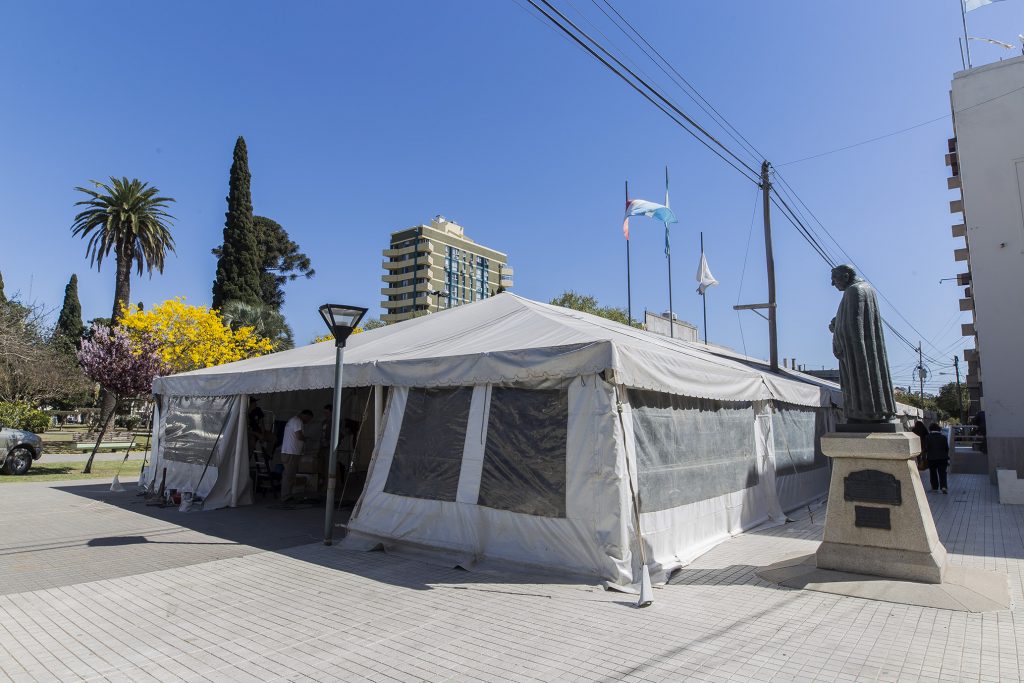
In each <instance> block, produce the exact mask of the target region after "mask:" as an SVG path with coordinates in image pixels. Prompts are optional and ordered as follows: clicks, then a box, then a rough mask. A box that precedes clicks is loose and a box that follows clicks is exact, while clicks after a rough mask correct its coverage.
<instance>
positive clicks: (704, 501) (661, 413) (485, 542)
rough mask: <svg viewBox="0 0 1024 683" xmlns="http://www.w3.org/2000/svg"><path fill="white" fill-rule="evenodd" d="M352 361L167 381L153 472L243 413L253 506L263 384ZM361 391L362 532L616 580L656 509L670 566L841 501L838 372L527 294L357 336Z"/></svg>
mask: <svg viewBox="0 0 1024 683" xmlns="http://www.w3.org/2000/svg"><path fill="white" fill-rule="evenodd" d="M333 365H334V347H333V345H332V344H330V343H323V344H316V345H312V346H306V347H302V348H297V349H293V350H290V351H284V352H281V353H276V354H272V355H268V356H263V357H260V358H255V359H251V360H247V361H241V362H237V363H231V364H228V365H222V366H218V367H214V368H207V369H204V370H199V371H195V372H189V373H184V374H180V375H174V376H170V377H163V378H160V379H158V380H157V381H156V382H155V384H154V393H155V394H158V395H160V396H161V401H160V404H161V407H162V409H161V415H160V419H159V420H158V422H157V427H156V429H155V432H156V437H157V439H158V446H157V447H156V449H155V451H156V453H157V460H156V462H155V463H154V466H153V467H152V468H151V469H150V472H151V474H150V479H149V481H150V482H153V481H154V480H155V479H156V477H157V473H158V472H162V471H163V469H164V468H165V467H166V468H167V471H168V475H167V476H168V480H169V483H168V486H170V485H171V483H170V480H171V479H172V474H171V471H172V470H173V472H174V474H173V481H174V482H175V483H177V486H176V488H180V489H183V490H188V486H189V485H190V482H194V481H195V477H196V474H195V473H196V471H197V468H200V467H201V465H202V463H200V462H197V460H198V458H197V457H196V456H197V453H198V454H201V455H202V457H203V458H205V457H206V455H208V453H209V452H210V450H211V448H212V443H213V441H214V437H215V435H216V434H217V432H218V430H219V427H220V425H221V424H226V425H228V428H227V429H225V430H224V433H223V434H222V435H221V437H220V442H219V445H218V447H217V449H215V450H216V453H215V457H214V458H213V462H212V464H211V469H215V470H216V471H215V472H214V474H213V475H212V477H211V475H210V474H207V477H206V478H204V482H206V480H207V479H211V481H209V482H208V483H204V487H205V486H207V485H208V486H209V487H210V489H209V492H208V495H207V508H209V507H214V506H217V505H233V504H240V503H244V502H247V500H248V495H249V493H248V490H247V481H248V467H247V465H246V464H245V463H246V461H247V457H248V456H247V453H246V445H245V443H244V429H243V428H240V427H243V426H244V416H245V414H246V402H247V400H248V397H249V396H250V395H254V394H277V393H280V392H295V391H310V390H317V389H319V390H324V389H328V388H330V387H331V386H332V384H333V371H334V367H333ZM344 386H345V387H346V389H347V388H350V387H374V395H375V397H376V398H377V400H376V401H375V402H374V403H375V409H374V420H373V424H374V427H375V429H374V430H373V432H372V434H373V435H375V437H376V438H375V439H374V444H375V445H374V448H373V453H372V459H371V460H370V462H369V472H368V477H367V481H366V485H365V488H364V490H363V492H362V495H361V496H360V498H359V500H358V503H357V504H356V507H355V509H354V510H353V513H352V517H351V519H350V521H349V533H348V536H347V538H346V543H348V544H349V545H353V546H375V545H383V546H384V547H386V548H393V549H402V550H407V551H420V552H430V553H437V554H440V555H442V556H444V557H446V558H447V559H448V560H449V561H452V562H458V563H460V564H462V565H463V566H467V567H469V566H478V565H483V564H487V563H492V562H493V563H499V562H500V563H502V564H504V565H508V564H514V565H519V566H522V567H525V568H529V569H540V570H545V571H549V572H550V571H554V572H558V573H560V574H563V575H566V574H573V575H584V576H590V577H599V578H602V579H605V580H607V581H609V582H611V583H614V584H630V583H633V582H634V581H635V577H636V576H637V571H638V569H639V567H640V559H639V558H640V553H639V550H640V545H639V543H640V538H641V534H639V533H638V530H637V528H636V526H637V524H636V520H637V519H639V524H640V527H641V529H642V539H643V544H644V549H645V551H646V558H647V563H648V565H649V566H650V567H651V570H652V572H655V574H656V575H657V573H658V572H661V575H662V576H664V575H665V573H667V572H669V571H671V570H673V569H674V568H676V567H678V566H680V565H682V564H685V563H686V562H688V561H689V560H690V559H692V558H693V557H695V556H696V555H698V554H700V553H701V552H703V551H704V550H705V549H706V548H708V547H710V546H711V545H713V544H715V543H717V542H719V541H720V540H722V539H723V538H726V537H728V536H729V535H730V534H734V533H737V532H739V531H742V530H744V529H748V528H751V527H753V526H756V525H758V524H761V523H764V522H766V521H769V520H775V521H782V520H783V519H784V511H785V510H789V509H793V508H795V507H797V506H799V505H802V504H805V503H807V502H809V501H811V500H814V499H816V498H819V497H821V496H823V495H824V494H825V492H826V490H827V488H828V479H829V469H828V466H827V459H826V458H824V457H823V456H822V454H821V452H820V448H819V438H820V436H821V434H823V433H824V432H825V431H827V430H828V429H829V428H830V427H831V425H833V424H834V422H835V418H836V414H837V410H836V408H837V404H839V403H840V402H841V395H840V393H839V391H838V388H837V387H836V385H834V384H831V383H829V382H824V381H821V380H817V379H815V378H812V377H809V376H806V375H802V374H800V373H797V372H792V371H788V370H782V371H780V372H779V373H777V374H775V373H771V372H769V371H768V369H767V367H766V366H765V365H764V364H763V363H761V362H758V361H754V360H751V359H748V358H744V357H741V356H739V355H737V354H732V353H729V352H726V351H724V350H721V349H716V348H714V347H706V346H704V345H701V344H695V343H690V342H681V341H677V340H672V339H669V338H667V337H662V336H659V335H655V334H650V333H647V332H644V331H642V330H637V329H633V328H629V327H627V326H624V325H620V324H617V323H614V322H611V321H608V320H606V319H603V318H599V317H595V316H592V315H588V314H585V313H579V312H576V311H572V310H568V309H564V308H560V307H556V306H550V305H546V304H541V303H537V302H534V301H529V300H527V299H523V298H521V297H518V296H516V295H513V294H510V293H505V294H502V295H500V296H496V297H491V298H489V299H486V300H484V301H480V302H477V303H474V304H469V305H466V306H461V307H458V308H455V309H452V310H449V311H445V312H442V313H439V314H434V315H430V316H425V317H422V318H417V319H414V320H410V321H407V322H404V323H401V324H398V325H392V326H389V327H385V328H381V329H378V330H373V331H370V332H366V333H363V334H359V335H355V336H353V337H351V338H350V340H349V342H348V348H347V350H346V355H345V371H344ZM385 388H386V390H387V401H386V403H385V402H384V401H383V400H381V399H382V398H383V396H384V393H385ZM204 420H205V421H206V422H207V423H208V424H203V422H204ZM183 435H184V436H183ZM197 435H201V436H202V438H199V437H198V436H197ZM197 442H201V443H202V445H203V447H202V448H198V449H196V448H193V447H194V446H195V444H196V443H197ZM176 444H185V447H181V446H179V445H176ZM190 448H191V449H192V450H194V451H196V452H188V453H185V454H184V456H183V455H182V453H181V452H180V451H182V450H184V451H189V449H190ZM156 483H159V482H156ZM200 493H203V491H200Z"/></svg>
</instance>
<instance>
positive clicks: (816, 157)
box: [777, 114, 952, 166]
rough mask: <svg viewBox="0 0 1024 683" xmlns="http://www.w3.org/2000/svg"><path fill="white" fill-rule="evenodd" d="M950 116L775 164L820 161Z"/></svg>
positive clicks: (787, 164)
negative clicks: (822, 158)
mask: <svg viewBox="0 0 1024 683" xmlns="http://www.w3.org/2000/svg"><path fill="white" fill-rule="evenodd" d="M950 116H952V115H951V114H943V115H942V116H939V117H937V118H934V119H930V120H928V121H924V122H922V123H918V124H915V125H913V126H909V127H907V128H901V129H900V130H894V131H893V132H891V133H886V134H885V135H879V136H877V137H873V138H870V139H868V140H861V141H860V142H855V143H853V144H852V145H846V146H845V147H837V148H836V149H830V150H828V151H827V152H821V153H820V154H812V155H811V156H809V157H803V158H802V159H794V160H793V161H787V162H785V163H781V164H777V166H792V165H793V164H799V163H802V162H804V161H810V160H811V159H820V158H821V157H825V156H828V155H830V154H835V153H837V152H845V151H846V150H848V149H853V148H854V147H860V146H861V145H867V144H869V143H872V142H878V141H879V140H884V139H886V138H891V137H892V136H894V135H899V134H901V133H907V132H909V131H912V130H915V129H917V128H921V127H922V126H927V125H928V124H931V123H936V122H938V121H942V120H943V119H948V118H949V117H950Z"/></svg>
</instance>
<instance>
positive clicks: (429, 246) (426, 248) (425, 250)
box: [384, 240, 434, 258]
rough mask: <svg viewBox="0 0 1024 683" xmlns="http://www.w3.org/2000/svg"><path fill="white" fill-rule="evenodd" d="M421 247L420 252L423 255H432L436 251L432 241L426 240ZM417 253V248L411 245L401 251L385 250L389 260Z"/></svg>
mask: <svg viewBox="0 0 1024 683" xmlns="http://www.w3.org/2000/svg"><path fill="white" fill-rule="evenodd" d="M419 246H420V249H419V252H420V253H421V254H431V253H433V251H434V243H433V242H431V241H430V240H425V241H424V242H422V243H421V244H420V245H419ZM415 251H416V246H415V245H412V244H410V245H409V246H407V247H402V248H400V249H385V250H384V256H385V257H388V258H391V257H394V256H405V255H406V254H412V253H414V252H415Z"/></svg>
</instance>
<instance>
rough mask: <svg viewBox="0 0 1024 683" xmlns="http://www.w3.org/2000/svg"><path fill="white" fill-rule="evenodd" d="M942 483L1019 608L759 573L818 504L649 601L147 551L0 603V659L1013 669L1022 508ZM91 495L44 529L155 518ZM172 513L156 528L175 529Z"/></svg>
mask: <svg viewBox="0 0 1024 683" xmlns="http://www.w3.org/2000/svg"><path fill="white" fill-rule="evenodd" d="M952 484H953V486H952V490H951V492H950V495H949V496H941V495H938V496H933V495H932V494H929V499H930V500H931V501H932V503H933V512H934V515H935V517H936V521H937V525H938V527H939V531H940V534H941V535H942V537H943V540H944V541H945V543H946V546H947V548H948V549H949V551H950V553H951V561H952V562H954V563H962V564H969V565H972V566H978V567H985V568H987V569H997V570H1000V571H1006V572H1007V573H1008V575H1009V578H1010V589H1011V594H1012V596H1013V599H1014V605H1015V609H1012V610H1007V611H1002V612H993V613H987V614H968V613H963V612H948V611H942V610H935V609H928V608H923V607H913V606H906V605H894V604H889V603H881V602H873V601H868V600H861V599H858V598H848V597H841V596H836V595H830V594H824V593H815V592H810V591H797V590H789V589H782V588H777V587H774V586H772V585H769V584H767V583H765V582H763V581H761V580H759V579H758V578H757V577H756V576H755V575H754V571H755V568H757V567H760V566H764V565H767V564H771V563H773V562H776V561H779V560H781V559H784V558H787V557H790V556H793V555H798V554H805V553H808V552H811V551H813V549H814V548H815V546H816V543H817V539H818V538H820V535H821V523H822V521H823V518H824V510H823V509H822V508H816V509H814V510H812V511H809V510H805V511H803V512H802V513H801V514H800V515H798V517H799V519H798V521H796V522H795V523H793V524H789V525H786V526H784V527H778V528H774V529H767V530H764V531H759V532H753V533H747V534H744V535H742V536H739V537H736V538H734V539H732V540H730V541H727V542H726V543H723V544H721V545H720V546H718V547H716V548H715V549H714V550H712V551H711V552H709V553H707V554H706V555H704V556H703V557H701V558H699V559H698V561H696V562H694V563H693V564H692V565H690V566H689V567H687V568H686V569H684V570H683V571H682V572H680V573H679V574H678V575H677V576H676V577H675V578H674V580H673V581H672V582H671V584H670V585H668V586H665V587H661V588H657V589H656V590H655V598H656V601H655V604H654V605H653V606H651V607H649V608H647V609H644V610H638V609H635V608H634V607H633V606H632V605H633V600H632V599H631V598H630V597H629V596H625V595H621V594H617V593H609V592H604V591H602V590H600V589H598V588H596V587H594V586H587V585H579V584H558V583H531V582H529V581H530V580H524V579H521V578H516V577H513V576H498V575H485V574H478V573H467V572H464V571H459V570H452V569H447V568H442V567H436V566H432V565H426V564H421V563H418V562H415V561H411V560H406V559H402V558H397V557H394V556H389V555H384V554H381V553H354V552H349V551H344V550H341V549H338V548H336V547H335V548H327V547H324V546H323V545H320V544H305V545H296V546H293V547H290V548H286V549H281V548H280V546H279V547H278V548H277V549H268V550H260V549H259V548H257V547H255V546H247V550H246V551H244V552H242V551H239V552H237V553H235V554H234V555H231V556H225V557H219V556H211V557H207V558H203V557H198V559H194V560H193V561H192V562H191V563H181V564H180V566H167V565H166V564H162V563H164V562H165V561H166V560H167V559H168V557H169V556H152V557H151V560H152V561H153V564H152V565H151V566H150V567H148V569H149V570H150V571H145V572H144V573H140V572H139V568H138V567H133V568H132V571H131V572H130V573H126V574H120V573H118V572H117V571H114V570H115V569H116V567H115V565H116V563H115V562H114V558H108V562H107V563H101V564H103V565H104V566H106V567H107V570H105V571H110V572H112V573H111V575H110V576H109V577H102V578H99V579H98V580H93V581H88V582H85V583H64V582H63V580H56V579H58V578H61V579H62V577H54V579H55V580H54V581H53V585H52V586H47V587H40V588H39V589H38V590H26V591H25V592H16V593H10V594H8V595H5V596H2V597H0V669H2V671H3V672H4V673H5V674H6V675H7V676H9V677H10V678H12V679H15V680H26V681H27V680H79V679H85V680H101V679H111V680H132V681H135V680H160V681H167V680H182V679H184V680H261V681H269V680H282V679H283V680H311V679H312V680H339V679H344V680H374V681H391V680H397V681H414V680H447V679H451V680H479V681H506V680H512V681H516V680H584V681H602V680H620V679H625V680H634V681H678V680H708V681H729V680H758V681H768V680H773V681H797V680H799V681H854V680H866V681H874V680H878V681H918V680H949V681H955V680H983V681H1004V680H1019V679H1020V677H1021V675H1022V670H1021V663H1020V661H1019V658H1018V649H1019V648H1021V647H1024V611H1022V610H1019V609H1016V606H1018V605H1022V604H1024V602H1022V601H1024V588H1022V576H1021V570H1022V567H1024V561H1022V558H1024V541H1022V538H1021V522H1022V521H1024V519H1022V514H1024V512H1022V511H1021V510H1020V509H1018V508H1012V507H1002V506H999V505H998V503H997V502H996V496H995V490H994V488H993V487H991V486H990V485H989V484H988V481H987V478H985V477H983V476H961V477H957V478H955V479H953V481H952ZM17 488H18V489H22V488H28V487H17ZM33 488H37V487H36V486H35V485H33ZM39 489H44V487H41V486H40V487H38V488H37V491H38V490H39ZM39 495H40V496H41V497H40V500H41V501H42V502H41V503H40V504H45V505H46V507H48V509H50V510H51V511H53V512H54V513H55V514H60V513H61V512H63V508H62V506H66V504H67V500H68V499H69V498H70V499H77V498H82V496H79V495H77V494H76V493H71V492H69V491H61V490H50V491H48V492H40V493H39ZM111 500H112V501H113V502H118V501H117V500H113V499H111ZM8 505H9V503H8V501H7V500H0V519H3V520H5V521H3V522H0V531H3V532H4V534H3V535H2V536H0V539H2V540H0V545H2V546H4V547H6V546H8V545H11V544H9V543H8V536H7V534H6V532H7V530H8V529H9V526H8V523H7V521H6V520H7V517H8V512H9V507H8ZM89 505H95V507H87V508H86V509H84V510H80V511H79V512H78V513H77V514H75V515H74V516H71V515H68V517H67V519H68V520H73V522H72V521H69V522H68V524H67V525H62V524H59V523H57V524H50V523H48V524H47V526H46V527H45V529H46V532H45V533H58V532H60V533H63V534H65V535H69V534H70V532H69V531H67V530H68V529H70V528H75V529H76V530H77V531H76V532H80V534H79V536H80V537H81V538H85V537H87V536H88V535H89V534H90V533H93V534H95V533H103V534H105V535H107V536H111V537H113V536H117V535H119V534H120V535H128V534H125V533H123V532H124V530H128V531H133V532H137V533H138V534H140V535H146V534H148V533H150V532H148V531H147V529H146V528H145V527H146V525H147V524H149V525H153V520H152V519H148V518H147V517H143V516H142V515H140V514H139V512H136V511H133V510H131V509H130V508H128V509H125V508H126V507H127V506H122V507H121V508H117V507H114V506H110V505H107V504H105V503H98V502H97V501H95V500H91V501H90V503H89ZM104 506H106V507H107V508H112V510H106V509H105V507H104ZM292 512H294V511H292ZM207 514H208V515H211V516H214V515H223V517H222V518H221V519H222V520H225V521H223V522H221V524H222V527H221V528H219V529H217V530H214V529H208V530H206V531H208V532H210V533H203V534H202V535H204V536H206V537H207V538H211V539H223V538H231V537H232V534H234V535H236V537H237V533H238V532H237V530H234V529H233V528H232V526H231V524H230V520H232V519H235V516H236V515H237V519H239V520H241V519H242V517H243V515H245V514H249V513H246V512H244V511H241V510H237V511H225V512H219V513H207ZM261 514H267V515H269V514H270V512H269V511H268V512H266V513H261ZM279 514H291V513H290V512H284V511H279ZM198 517H199V516H197V515H188V516H187V519H186V520H185V521H188V522H190V523H192V520H194V519H197V518H198ZM90 518H94V521H91V522H87V521H85V520H87V519H90ZM99 518H103V519H104V520H105V521H95V519H99ZM254 519H255V518H254ZM259 519H264V518H262V517H259ZM294 519H296V520H298V517H295V518H294ZM172 520H174V518H173V517H172V518H169V519H167V520H161V522H160V524H164V525H167V528H170V527H171V526H172V525H173V521H172ZM104 524H106V527H107V528H104ZM296 524H299V522H298V521H297V522H296ZM305 524H306V527H310V526H311V527H312V528H305V527H304V528H303V529H301V532H303V533H308V534H313V535H315V533H316V531H315V528H316V525H315V524H314V523H313V519H312V516H310V519H309V520H308V521H307V522H306V523H305ZM83 525H91V526H87V527H86V526H83ZM132 525H134V526H132ZM155 526H156V527H159V528H160V529H163V528H164V527H162V526H159V525H155ZM234 526H239V524H235V525H234ZM129 527H131V528H129ZM214 531H215V533H214ZM299 531H300V530H299V529H296V532H297V533H298V532H299ZM152 533H156V532H152ZM199 533H200V532H199V531H195V530H191V529H185V530H183V531H181V532H179V534H199ZM168 535H170V532H168ZM279 537H280V538H279V540H278V542H279V543H284V542H285V541H284V538H285V536H284V535H282V534H279ZM147 538H148V536H147ZM155 538H160V537H155ZM43 540H45V537H44V539H43ZM236 545H244V544H242V543H236ZM148 547H149V544H148V543H146V544H138V545H135V546H130V547H128V548H127V551H126V548H125V547H123V546H122V547H118V548H117V550H118V551H122V552H128V551H132V552H139V551H142V552H145V549H147V548H148ZM182 547H183V546H182ZM98 549H99V548H96V547H91V548H89V551H90V552H91V551H95V550H98ZM205 550H206V551H209V550H210V549H209V548H207V549H205ZM4 552H5V551H4V550H3V548H0V559H2V558H3V557H4V555H3V553H4ZM176 552H177V551H176ZM28 555H32V553H31V552H29V553H28ZM88 557H90V555H89V552H84V553H83V554H82V555H81V557H80V558H78V560H77V561H78V562H79V563H82V564H84V563H86V562H89V561H90V560H87V559H86V558H88ZM161 567H166V568H161ZM4 571H5V572H6V568H5V569H4ZM103 571H104V570H98V571H93V572H92V575H93V576H98V575H100V574H102V573H103ZM87 576H89V575H88V574H87Z"/></svg>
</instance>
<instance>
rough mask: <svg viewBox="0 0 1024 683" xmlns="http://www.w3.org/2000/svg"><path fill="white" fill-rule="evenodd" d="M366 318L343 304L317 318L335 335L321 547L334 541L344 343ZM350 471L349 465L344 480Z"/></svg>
mask: <svg viewBox="0 0 1024 683" xmlns="http://www.w3.org/2000/svg"><path fill="white" fill-rule="evenodd" d="M364 315H366V309H365V308H360V307H359V306H345V305H343V304H324V305H323V306H321V307H320V317H322V318H323V319H324V322H325V323H326V324H327V329H329V330H330V331H331V334H333V335H334V348H335V357H334V402H333V403H332V404H331V452H330V455H329V456H328V458H329V459H328V465H327V468H328V469H327V505H326V510H325V512H324V545H331V543H333V542H334V490H335V488H336V487H337V484H338V440H339V437H340V436H341V431H340V429H339V428H340V427H341V368H342V365H343V363H344V360H345V342H346V341H347V340H348V338H349V336H351V334H352V332H354V331H355V329H356V326H357V325H359V321H360V320H362V319H363V316H364ZM351 470H352V464H351V462H350V463H349V468H348V471H347V472H346V473H345V479H346V481H347V480H348V477H349V475H350V473H351Z"/></svg>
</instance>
